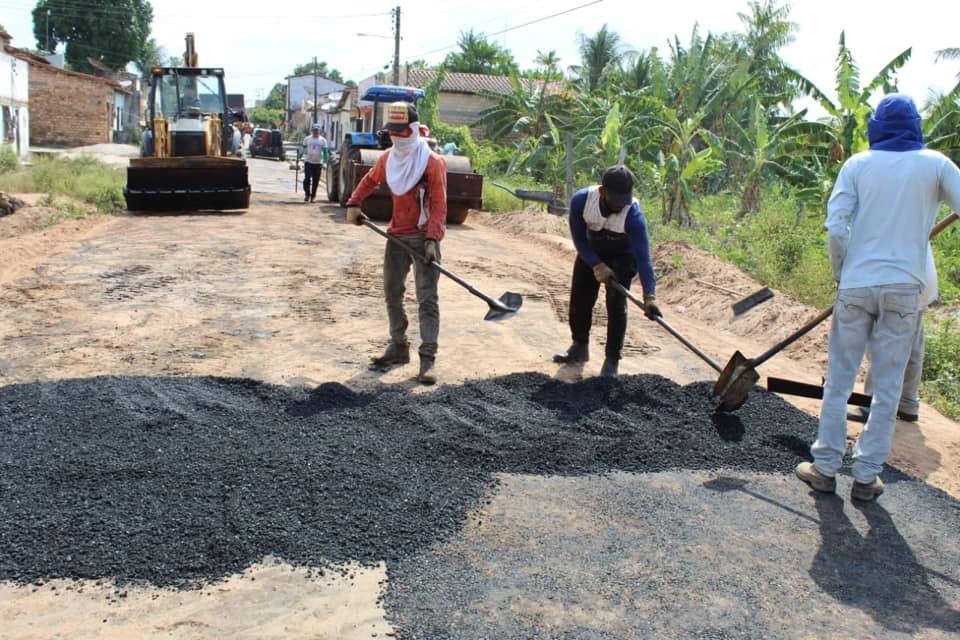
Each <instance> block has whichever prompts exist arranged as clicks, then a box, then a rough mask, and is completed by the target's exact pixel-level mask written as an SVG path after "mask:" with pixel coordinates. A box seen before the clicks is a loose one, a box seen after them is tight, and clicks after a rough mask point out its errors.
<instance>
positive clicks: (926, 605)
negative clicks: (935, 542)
mask: <svg viewBox="0 0 960 640" xmlns="http://www.w3.org/2000/svg"><path fill="white" fill-rule="evenodd" d="M815 498H816V508H817V513H818V514H819V516H820V518H819V519H820V535H821V537H822V539H823V542H822V544H821V546H820V549H819V550H818V551H817V555H816V557H815V558H814V561H813V565H812V566H811V567H810V576H811V577H812V578H813V580H814V581H815V582H816V583H817V584H818V585H819V586H820V588H822V589H823V590H824V591H825V592H826V593H828V594H829V595H830V596H832V597H833V598H835V599H836V600H837V601H839V602H842V603H843V604H845V605H847V606H851V607H856V608H858V609H860V610H862V611H863V612H864V613H866V614H867V615H869V616H870V617H871V618H873V619H874V620H875V621H876V622H877V623H878V624H881V625H883V626H884V627H886V628H887V629H890V630H891V631H896V632H899V633H908V634H909V633H916V632H917V631H919V630H920V629H923V628H934V629H941V630H943V631H947V632H954V633H955V632H957V630H958V629H960V611H958V610H957V609H955V608H953V607H952V606H951V605H950V603H948V602H947V601H946V600H944V598H943V596H942V595H941V594H940V593H939V592H938V591H937V589H936V588H935V587H934V586H933V585H932V584H931V581H930V579H931V577H935V578H938V579H941V580H945V581H947V582H950V583H952V584H954V585H955V586H956V585H957V584H958V583H957V582H956V581H955V580H954V579H953V578H950V577H949V576H944V575H943V574H940V573H939V572H936V571H934V570H931V569H927V568H926V567H924V566H923V565H922V564H921V563H920V562H919V561H918V560H917V558H916V556H915V555H914V553H913V550H912V549H911V548H910V545H909V544H908V543H907V541H906V540H904V538H903V536H902V535H900V532H899V531H898V530H897V527H896V525H895V524H894V522H893V520H892V518H891V517H890V514H889V513H888V512H887V510H886V509H885V508H884V507H883V506H882V505H881V504H879V503H877V502H871V503H865V504H864V503H860V504H858V503H854V506H855V507H856V508H857V509H858V510H859V511H860V512H861V513H863V515H864V517H865V518H866V519H867V524H868V526H869V527H870V530H869V531H868V532H867V534H866V535H861V533H860V532H859V531H857V529H856V528H855V527H854V525H853V523H852V522H851V521H850V518H849V517H848V516H847V514H846V513H845V512H844V501H843V499H841V498H840V497H838V496H836V495H817V496H815ZM891 585H896V588H891Z"/></svg>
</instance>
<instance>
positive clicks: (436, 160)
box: [426, 153, 447, 240]
mask: <svg viewBox="0 0 960 640" xmlns="http://www.w3.org/2000/svg"><path fill="white" fill-rule="evenodd" d="M427 197H428V198H429V199H430V217H429V218H427V230H426V236H427V237H428V238H432V239H434V240H442V239H443V230H444V227H445V226H446V224H447V163H446V162H445V161H444V160H443V159H442V158H441V157H440V156H438V155H437V154H435V153H432V154H430V159H429V160H428V161H427Z"/></svg>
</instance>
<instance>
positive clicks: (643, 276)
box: [570, 189, 657, 296]
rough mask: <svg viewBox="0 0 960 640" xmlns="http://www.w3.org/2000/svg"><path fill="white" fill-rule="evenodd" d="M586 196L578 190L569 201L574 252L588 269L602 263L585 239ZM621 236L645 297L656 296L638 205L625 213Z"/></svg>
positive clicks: (651, 265)
mask: <svg viewBox="0 0 960 640" xmlns="http://www.w3.org/2000/svg"><path fill="white" fill-rule="evenodd" d="M587 192H588V189H581V190H580V191H577V192H576V193H575V194H573V198H571V199H570V236H571V237H572V238H573V244H574V246H575V247H576V248H577V254H578V255H579V256H580V257H581V258H582V259H583V261H584V262H586V263H587V264H588V265H589V266H590V267H595V266H597V265H598V264H600V262H602V261H601V260H600V256H598V255H597V252H596V251H594V250H593V247H591V246H590V240H589V238H588V237H587V224H586V222H585V221H584V218H583V210H584V206H585V205H586V203H587ZM624 232H625V234H626V235H627V237H628V238H629V239H630V250H631V251H632V252H633V256H634V259H635V260H636V262H637V275H638V276H640V284H641V285H642V286H643V293H644V295H650V296H652V295H655V294H656V288H657V283H656V278H655V276H654V274H653V258H652V257H651V255H650V239H649V237H648V235H647V223H646V220H644V218H643V211H641V210H640V205H639V204H637V203H636V202H634V203H633V204H631V205H630V210H629V211H628V212H627V217H626V220H625V222H624Z"/></svg>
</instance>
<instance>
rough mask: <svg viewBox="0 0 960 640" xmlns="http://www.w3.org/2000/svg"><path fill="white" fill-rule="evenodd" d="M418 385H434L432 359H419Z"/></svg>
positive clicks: (434, 374)
mask: <svg viewBox="0 0 960 640" xmlns="http://www.w3.org/2000/svg"><path fill="white" fill-rule="evenodd" d="M417 381H418V382H419V383H420V384H436V383H437V374H436V371H434V369H433V358H424V357H423V356H421V357H420V373H418V374H417Z"/></svg>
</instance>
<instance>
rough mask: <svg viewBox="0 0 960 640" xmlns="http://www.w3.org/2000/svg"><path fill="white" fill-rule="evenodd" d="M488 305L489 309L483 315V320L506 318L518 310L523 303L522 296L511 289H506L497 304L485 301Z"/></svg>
mask: <svg viewBox="0 0 960 640" xmlns="http://www.w3.org/2000/svg"><path fill="white" fill-rule="evenodd" d="M487 304H489V306H490V310H489V311H487V315H485V316H483V319H484V320H502V319H503V318H508V317H510V316H512V315H513V314H515V313H516V312H517V311H519V310H520V307H521V306H522V305H523V297H522V296H521V295H520V294H519V293H513V292H512V291H507V292H506V293H504V294H503V295H502V296H500V300H499V301H498V303H497V304H494V303H493V302H489V303H487Z"/></svg>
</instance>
